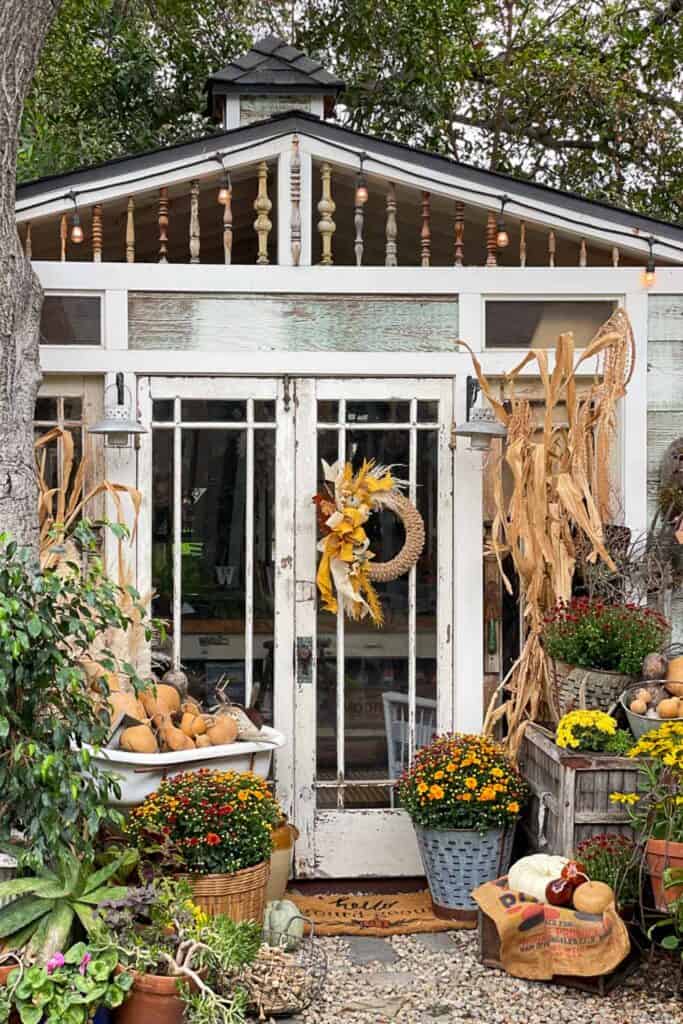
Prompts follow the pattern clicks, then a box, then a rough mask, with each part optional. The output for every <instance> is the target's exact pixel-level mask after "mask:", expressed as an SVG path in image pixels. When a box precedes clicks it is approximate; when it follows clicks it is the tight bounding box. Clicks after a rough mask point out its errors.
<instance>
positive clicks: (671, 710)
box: [657, 697, 679, 718]
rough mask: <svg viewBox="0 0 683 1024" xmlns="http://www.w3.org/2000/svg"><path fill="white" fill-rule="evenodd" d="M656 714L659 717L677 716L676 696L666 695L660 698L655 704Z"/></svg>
mask: <svg viewBox="0 0 683 1024" xmlns="http://www.w3.org/2000/svg"><path fill="white" fill-rule="evenodd" d="M657 714H658V715H659V717H660V718H678V714H679V710H678V697H667V698H666V699H665V700H660V702H659V704H658V705H657Z"/></svg>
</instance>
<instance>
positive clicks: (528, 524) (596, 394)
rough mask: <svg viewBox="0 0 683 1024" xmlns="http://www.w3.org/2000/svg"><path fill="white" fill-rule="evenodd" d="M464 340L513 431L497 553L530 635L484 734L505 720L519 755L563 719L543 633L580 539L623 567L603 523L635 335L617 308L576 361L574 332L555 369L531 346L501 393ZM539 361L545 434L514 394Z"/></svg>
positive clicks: (564, 592)
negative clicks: (591, 366) (509, 566)
mask: <svg viewBox="0 0 683 1024" xmlns="http://www.w3.org/2000/svg"><path fill="white" fill-rule="evenodd" d="M458 344H461V345H463V347H464V348H466V349H467V350H468V351H469V352H470V355H471V357H472V362H473V364H474V369H475V372H476V375H477V378H478V380H479V384H480V386H481V389H482V391H483V393H484V394H485V395H486V397H487V399H488V401H489V402H490V404H491V406H492V408H493V410H494V412H495V414H496V417H497V418H498V419H499V420H500V422H501V423H503V424H504V426H505V427H506V428H507V432H508V437H507V445H506V446H505V448H504V450H503V453H502V455H501V456H500V462H499V466H498V467H497V470H496V472H495V474H494V487H493V490H494V494H493V500H494V506H495V516H494V520H493V525H492V531H491V550H492V551H493V553H494V554H495V556H496V559H497V562H498V566H499V569H500V573H501V576H502V579H503V581H504V583H505V586H506V587H507V589H508V590H509V591H510V590H511V587H510V582H509V580H508V579H507V578H506V576H505V573H504V571H503V558H504V557H505V556H506V555H507V554H509V555H510V556H511V558H512V561H513V564H514V567H515V570H516V572H517V574H518V576H519V580H520V587H521V592H522V594H523V601H524V608H523V611H524V621H525V629H526V638H525V642H524V646H523V649H522V653H521V654H520V657H519V659H518V661H517V663H516V665H515V666H514V669H513V671H512V673H511V675H510V679H509V681H508V686H507V692H508V694H509V695H508V697H507V698H506V699H505V700H503V702H502V703H501V704H500V705H499V706H496V704H497V701H498V694H496V696H495V697H494V699H493V700H492V702H491V705H490V707H489V709H488V712H487V715H486V720H485V723H484V731H485V732H491V731H492V730H493V728H494V727H495V726H496V724H497V723H498V722H500V721H502V720H505V723H506V726H507V736H506V742H507V745H508V749H509V751H510V753H511V754H512V755H513V756H515V755H516V753H517V751H518V750H519V746H520V744H521V741H522V737H523V735H524V729H525V728H526V725H527V723H528V722H530V721H538V720H541V719H543V720H551V721H552V720H557V717H558V709H557V704H556V700H555V696H554V693H553V686H552V683H551V679H550V676H549V671H548V665H547V661H546V657H545V654H544V652H543V648H542V646H541V631H542V627H543V616H544V614H545V612H546V611H547V609H548V608H550V607H552V605H554V604H555V602H556V601H557V600H559V599H560V598H565V599H569V597H570V596H571V587H572V579H573V576H574V568H575V565H576V548H575V542H576V538H577V536H581V537H583V538H584V541H585V543H586V544H587V546H588V548H589V553H588V555H587V561H588V562H589V564H594V563H596V562H597V561H598V560H600V561H602V562H603V563H604V564H605V565H606V566H607V567H608V568H609V569H610V570H611V571H613V572H614V571H616V566H615V564H614V562H613V560H612V558H611V556H610V554H609V552H608V550H607V548H606V546H605V542H604V538H603V524H604V523H606V522H608V521H609V519H610V517H611V505H612V501H611V498H612V495H611V489H610V479H609V465H610V453H611V448H612V445H613V442H614V437H615V431H616V423H617V421H616V411H617V403H618V402H619V400H620V399H621V398H623V396H624V394H625V393H626V387H627V384H628V382H629V380H630V377H631V374H632V372H633V360H634V342H633V332H632V328H631V324H630V321H629V319H628V316H627V314H626V312H625V311H624V310H623V309H618V310H616V311H615V313H614V314H613V315H612V316H611V317H610V318H609V320H608V321H607V322H606V323H605V324H603V326H602V327H601V328H600V330H599V331H598V333H597V334H596V336H595V337H594V338H593V340H592V341H591V342H590V343H589V345H588V346H587V347H586V348H585V349H584V350H583V353H582V355H581V357H580V358H579V359H577V360H576V362H575V357H574V338H573V335H572V334H571V333H567V334H561V335H560V337H559V338H558V341H557V345H556V349H555V366H554V369H553V371H552V373H551V372H550V369H549V364H548V353H547V352H546V351H545V350H543V349H531V350H530V351H529V352H528V353H527V355H526V356H525V357H524V359H523V360H522V361H521V362H520V363H519V364H518V365H517V366H515V367H514V368H513V369H512V370H510V371H509V372H508V373H507V374H506V375H505V378H504V384H503V395H502V397H501V396H500V395H496V394H495V393H494V388H493V385H492V384H491V383H490V382H489V381H488V380H487V378H486V377H485V376H484V374H483V372H482V369H481V365H480V363H479V361H478V360H477V358H476V356H475V355H474V353H473V352H472V350H471V349H470V348H469V346H468V345H467V344H466V343H465V342H458ZM594 356H599V361H600V371H599V374H598V376H597V378H596V380H595V382H594V383H593V385H592V387H591V388H590V389H589V390H588V391H587V392H586V393H584V394H582V395H581V396H579V395H578V393H577V386H576V383H577V381H576V379H577V374H578V372H579V369H580V367H581V365H582V364H583V363H585V362H586V361H587V360H589V359H591V358H593V357H594ZM533 363H536V365H537V367H538V372H539V376H540V378H541V383H542V388H543V397H544V404H545V412H544V419H543V426H542V429H541V430H540V431H539V430H537V429H535V428H534V424H533V420H532V412H531V406H530V403H529V401H528V400H527V399H524V398H516V397H515V395H514V383H515V380H516V379H517V378H518V377H519V375H520V373H521V372H522V370H523V369H524V368H525V367H527V366H529V365H530V364H533ZM559 405H563V406H564V407H565V410H566V422H564V423H558V422H555V421H556V420H557V419H558V417H557V416H555V417H554V416H553V412H554V410H555V409H556V407H557V406H559ZM563 418H564V417H563ZM503 462H505V463H507V466H508V468H509V470H510V472H511V475H512V480H513V485H512V493H511V496H510V498H509V500H508V501H505V500H504V496H503V484H502V463H503Z"/></svg>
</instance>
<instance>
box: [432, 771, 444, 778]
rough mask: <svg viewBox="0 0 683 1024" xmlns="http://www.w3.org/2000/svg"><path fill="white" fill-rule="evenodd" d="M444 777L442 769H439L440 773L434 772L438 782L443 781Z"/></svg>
mask: <svg viewBox="0 0 683 1024" xmlns="http://www.w3.org/2000/svg"><path fill="white" fill-rule="evenodd" d="M443 777H444V773H443V772H442V771H441V769H439V771H438V772H434V778H435V779H437V780H438V779H443Z"/></svg>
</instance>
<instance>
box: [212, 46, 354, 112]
mask: <svg viewBox="0 0 683 1024" xmlns="http://www.w3.org/2000/svg"><path fill="white" fill-rule="evenodd" d="M343 88H344V83H343V82H342V80H341V78H337V77H336V76H335V75H331V74H330V72H329V71H326V70H325V69H324V67H323V66H322V64H321V63H320V61H319V60H314V59H313V58H312V57H308V56H307V55H306V54H305V53H302V51H301V50H297V48H296V46H290V45H289V43H286V42H285V40H284V39H280V38H279V37H278V36H265V37H264V38H263V39H258V40H257V41H256V42H255V43H254V45H253V46H252V48H251V50H249V51H248V52H247V53H244V54H242V56H241V57H236V58H235V59H234V60H231V61H230V63H229V64H226V66H225V67H224V68H221V70H220V71H215V72H214V73H213V74H212V75H210V76H209V79H208V81H207V92H208V93H209V105H211V100H212V97H213V96H214V95H222V96H225V95H227V94H229V93H236V92H240V93H249V92H251V93H254V92H263V91H264V90H267V91H268V92H280V93H291V92H295V93H300V92H306V93H315V94H323V95H334V96H336V95H337V94H338V93H340V92H341V91H342V89H343Z"/></svg>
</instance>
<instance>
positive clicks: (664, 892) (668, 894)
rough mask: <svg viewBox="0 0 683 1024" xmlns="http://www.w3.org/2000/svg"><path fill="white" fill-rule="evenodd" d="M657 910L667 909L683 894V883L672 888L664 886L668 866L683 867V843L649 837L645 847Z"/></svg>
mask: <svg viewBox="0 0 683 1024" xmlns="http://www.w3.org/2000/svg"><path fill="white" fill-rule="evenodd" d="M645 859H646V860H647V866H648V870H649V872H650V881H651V882H652V891H653V893H654V897H655V906H656V907H657V910H667V909H668V907H669V904H671V903H673V902H674V900H676V899H678V897H679V896H683V885H675V886H673V888H671V889H665V888H664V879H663V875H664V871H665V870H666V868H683V843H672V842H669V841H668V840H667V839H648V841H647V846H646V847H645Z"/></svg>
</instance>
